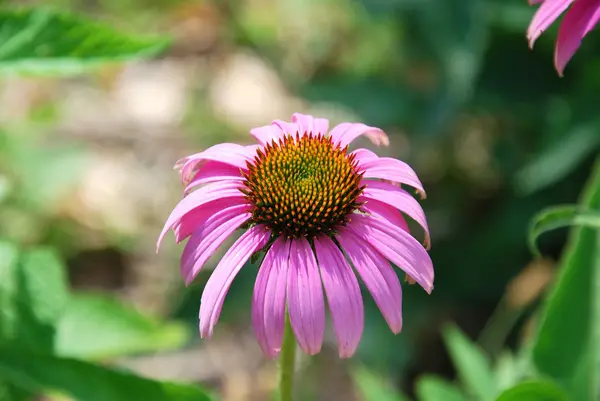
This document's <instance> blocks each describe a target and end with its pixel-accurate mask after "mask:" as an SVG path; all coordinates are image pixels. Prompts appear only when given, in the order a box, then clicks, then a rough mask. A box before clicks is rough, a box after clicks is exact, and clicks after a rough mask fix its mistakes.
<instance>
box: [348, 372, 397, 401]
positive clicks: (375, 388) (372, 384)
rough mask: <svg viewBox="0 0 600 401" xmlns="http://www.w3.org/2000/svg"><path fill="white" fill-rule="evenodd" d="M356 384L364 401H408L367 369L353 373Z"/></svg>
mask: <svg viewBox="0 0 600 401" xmlns="http://www.w3.org/2000/svg"><path fill="white" fill-rule="evenodd" d="M352 377H353V379H354V383H355V384H356V386H357V387H358V390H359V393H360V395H361V396H362V399H363V401H407V400H408V398H406V397H405V396H404V395H403V394H402V393H400V392H399V391H398V390H395V389H394V388H393V387H392V386H390V385H389V384H388V383H386V382H385V381H384V380H383V379H382V378H381V377H380V376H379V375H376V374H375V373H373V372H371V371H369V370H368V369H367V368H365V367H360V368H356V369H354V370H353V371H352Z"/></svg>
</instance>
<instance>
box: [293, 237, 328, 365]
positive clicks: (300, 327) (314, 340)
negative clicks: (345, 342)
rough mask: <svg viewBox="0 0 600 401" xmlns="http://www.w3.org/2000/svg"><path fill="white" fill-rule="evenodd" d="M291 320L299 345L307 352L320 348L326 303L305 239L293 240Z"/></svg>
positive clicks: (311, 353) (311, 352)
mask: <svg viewBox="0 0 600 401" xmlns="http://www.w3.org/2000/svg"><path fill="white" fill-rule="evenodd" d="M287 304H288V312H289V314H290V322H291V324H292V329H293V331H294V335H295V336H296V339H297V340H298V344H299V345H300V348H302V350H303V351H304V352H306V353H307V354H308V355H314V354H316V353H318V352H319V351H321V345H322V344H323V333H324V331H325V305H324V300H323V289H322V284H321V278H320V276H319V267H318V265H317V260H316V259H315V255H314V253H313V251H312V249H311V248H310V245H309V243H308V241H307V240H306V239H305V238H303V237H300V238H299V239H294V240H292V245H291V248H290V261H289V269H288V281H287Z"/></svg>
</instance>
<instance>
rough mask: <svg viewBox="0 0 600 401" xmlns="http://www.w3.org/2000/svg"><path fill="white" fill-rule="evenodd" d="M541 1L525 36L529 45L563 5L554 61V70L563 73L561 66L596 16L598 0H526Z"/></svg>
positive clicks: (594, 22) (599, 2)
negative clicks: (562, 15) (563, 15)
mask: <svg viewBox="0 0 600 401" xmlns="http://www.w3.org/2000/svg"><path fill="white" fill-rule="evenodd" d="M538 3H542V4H541V5H540V7H539V8H538V10H537V11H536V13H535V15H534V16H533V19H532V20H531V23H530V24H529V29H528V30H527V39H528V40H529V46H530V47H533V44H534V43H535V41H536V40H537V38H539V37H540V35H541V34H542V32H544V31H545V30H546V29H548V27H549V26H550V25H552V23H553V22H554V21H555V20H556V19H557V18H558V17H559V16H560V15H561V14H562V13H563V12H565V10H567V8H569V6H570V8H569V10H568V11H567V13H566V14H565V17H564V18H563V20H562V22H561V24H560V28H559V30H558V38H557V39H556V50H555V52H554V65H555V67H556V70H557V71H558V74H559V75H560V76H562V75H563V71H564V69H565V66H566V65H567V63H568V62H569V60H571V58H572V57H573V55H574V54H575V52H576V51H577V49H579V46H580V45H581V41H582V40H583V38H584V37H585V35H587V34H588V32H589V31H591V30H592V29H593V28H594V27H595V26H596V24H598V20H599V19H600V0H530V4H538Z"/></svg>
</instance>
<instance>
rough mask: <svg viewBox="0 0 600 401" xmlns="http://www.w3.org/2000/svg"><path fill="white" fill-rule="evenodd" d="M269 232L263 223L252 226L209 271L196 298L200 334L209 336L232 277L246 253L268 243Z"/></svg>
mask: <svg viewBox="0 0 600 401" xmlns="http://www.w3.org/2000/svg"><path fill="white" fill-rule="evenodd" d="M270 236H271V233H270V232H269V231H268V230H267V229H266V227H265V226H263V225H256V226H254V227H252V228H251V229H249V230H248V231H246V232H245V233H244V234H243V235H242V236H241V237H240V238H239V239H238V240H237V241H236V242H235V243H234V244H233V245H232V247H231V248H230V249H229V250H228V251H227V253H226V254H225V256H223V259H221V261H220V262H219V264H218V265H217V267H216V268H215V271H214V272H213V273H212V275H211V276H210V278H209V279H208V282H207V283H206V287H204V291H203V292H202V299H201V300H200V336H202V338H207V337H210V336H212V333H213V328H214V327H215V325H216V324H217V322H218V321H219V316H220V315H221V309H222V308H223V302H224V301H225V296H226V295H227V291H229V287H230V286H231V283H232V282H233V279H234V278H235V276H236V275H237V274H238V273H239V271H240V270H241V268H242V267H243V266H244V264H245V263H246V261H247V260H248V259H250V256H252V254H253V253H254V252H256V251H258V250H259V249H261V248H262V247H264V246H265V245H266V244H267V243H268V242H269V238H270Z"/></svg>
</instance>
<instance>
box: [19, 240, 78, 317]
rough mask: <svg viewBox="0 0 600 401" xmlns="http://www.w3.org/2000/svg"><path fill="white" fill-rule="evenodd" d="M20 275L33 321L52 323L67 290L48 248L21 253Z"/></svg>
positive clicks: (60, 266) (57, 261) (58, 263)
mask: <svg viewBox="0 0 600 401" xmlns="http://www.w3.org/2000/svg"><path fill="white" fill-rule="evenodd" d="M20 265H21V274H22V275H23V285H24V289H25V291H26V293H25V294H23V298H21V300H22V301H23V302H25V301H27V302H28V304H29V307H31V310H32V311H33V313H34V316H35V318H36V320H37V321H39V322H41V323H47V324H54V322H55V321H56V320H57V319H58V317H59V316H60V314H61V313H62V311H63V310H64V307H65V305H66V304H67V300H68V296H69V289H68V287H67V276H66V272H65V268H64V266H63V264H62V262H61V261H60V259H59V258H58V256H57V255H56V253H55V252H54V251H53V250H51V249H49V248H37V249H34V250H32V251H29V252H25V253H23V255H22V257H21V262H20Z"/></svg>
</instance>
